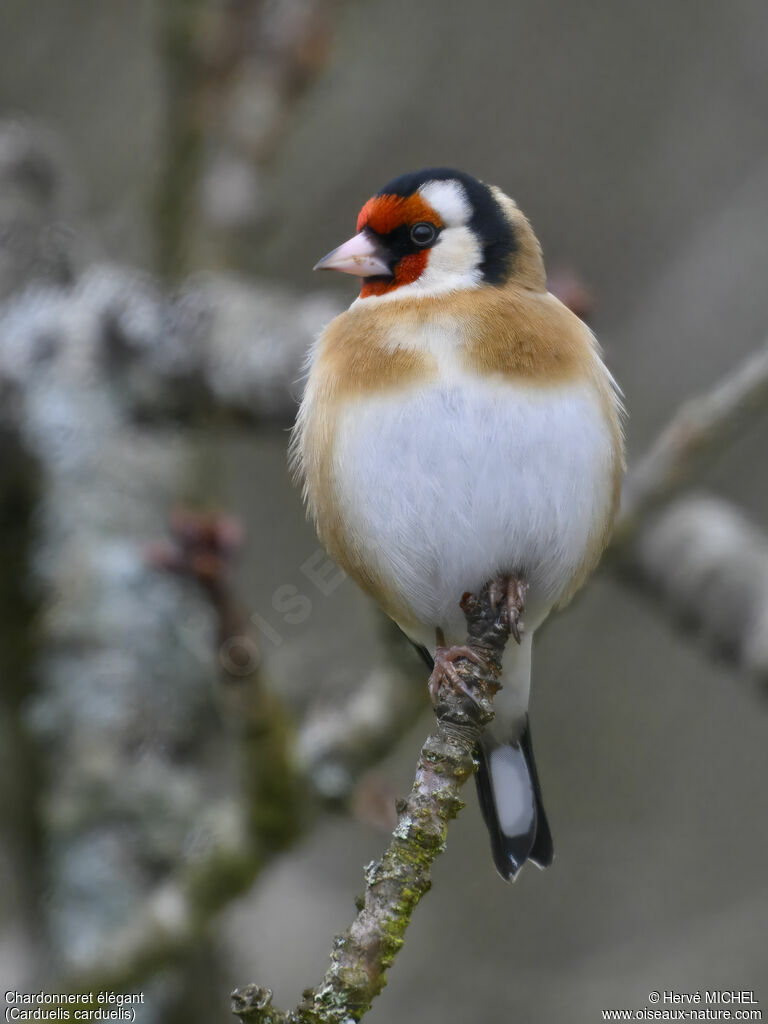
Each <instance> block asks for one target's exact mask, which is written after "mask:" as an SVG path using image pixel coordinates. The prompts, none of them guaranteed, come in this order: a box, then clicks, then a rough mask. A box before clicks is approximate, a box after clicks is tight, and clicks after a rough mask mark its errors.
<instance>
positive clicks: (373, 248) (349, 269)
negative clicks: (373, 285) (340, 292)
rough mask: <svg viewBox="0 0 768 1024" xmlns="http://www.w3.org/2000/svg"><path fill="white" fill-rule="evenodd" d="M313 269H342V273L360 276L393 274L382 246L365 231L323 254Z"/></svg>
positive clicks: (388, 275)
mask: <svg viewBox="0 0 768 1024" xmlns="http://www.w3.org/2000/svg"><path fill="white" fill-rule="evenodd" d="M312 269H313V270H340V271H341V273H342V274H357V276H358V277H378V276H380V275H386V276H387V277H390V276H391V274H392V271H391V270H390V269H389V264H388V263H387V262H386V260H385V259H384V254H383V252H382V249H381V246H380V245H379V244H378V243H377V242H376V241H375V240H374V239H373V238H371V236H370V234H369V233H368V232H365V231H361V232H360V233H359V234H357V235H355V237H354V238H350V239H349V241H347V242H344V244H343V245H340V246H339V247H338V249H334V250H333V252H329V253H328V255H327V256H323V258H322V259H321V260H320V262H319V263H316V264H315V265H314V267H313V268H312Z"/></svg>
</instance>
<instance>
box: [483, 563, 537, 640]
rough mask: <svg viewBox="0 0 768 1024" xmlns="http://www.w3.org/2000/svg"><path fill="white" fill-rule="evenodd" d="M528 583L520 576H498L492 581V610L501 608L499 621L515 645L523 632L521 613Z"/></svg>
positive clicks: (490, 593)
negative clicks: (512, 638)
mask: <svg viewBox="0 0 768 1024" xmlns="http://www.w3.org/2000/svg"><path fill="white" fill-rule="evenodd" d="M527 590H528V583H527V582H526V581H525V580H524V579H522V577H520V576H500V577H499V578H498V579H495V580H493V581H492V583H491V585H490V589H489V592H488V593H489V597H490V600H491V604H492V606H493V607H494V608H499V606H501V612H500V616H499V617H500V620H501V623H502V625H503V626H506V628H507V629H508V630H509V632H510V634H511V635H512V637H514V639H515V642H516V643H518V644H519V643H520V641H521V639H522V634H523V632H524V631H525V626H524V624H523V611H524V610H525V594H526V591H527Z"/></svg>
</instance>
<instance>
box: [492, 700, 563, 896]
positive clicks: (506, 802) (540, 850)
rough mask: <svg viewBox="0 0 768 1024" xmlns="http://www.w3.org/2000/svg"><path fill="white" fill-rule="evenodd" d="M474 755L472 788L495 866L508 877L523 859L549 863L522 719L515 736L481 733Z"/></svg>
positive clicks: (543, 817) (547, 840)
mask: <svg viewBox="0 0 768 1024" xmlns="http://www.w3.org/2000/svg"><path fill="white" fill-rule="evenodd" d="M478 754H479V760H480V767H479V769H478V772H477V775H476V779H477V793H478V797H479V800H480V809H481V811H482V814H483V819H484V821H485V824H486V827H487V829H488V833H489V835H490V837H491V850H492V853H493V860H494V863H495V865H496V869H497V871H498V872H499V874H500V875H501V877H502V878H504V879H505V880H509V879H510V878H512V879H514V878H515V877H516V876H517V874H518V872H519V871H520V869H521V868H522V866H523V864H525V862H526V861H527V860H530V861H532V862H533V863H534V864H536V865H538V867H540V868H545V867H549V865H550V864H551V863H552V859H553V857H554V849H553V846H552V834H551V832H550V829H549V822H548V821H547V816H546V813H545V811H544V805H543V803H542V799H541V789H540V786H539V777H538V773H537V771H536V762H535V761H534V758H533V748H532V746H531V734H530V729H529V727H528V722H527V719H526V723H525V728H524V730H523V732H522V734H521V736H520V738H519V739H518V740H517V741H515V742H514V743H506V744H504V743H500V742H499V741H498V740H497V739H495V738H493V737H487V736H485V737H483V738H482V739H481V741H480V743H479V745H478Z"/></svg>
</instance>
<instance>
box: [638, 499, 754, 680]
mask: <svg viewBox="0 0 768 1024" xmlns="http://www.w3.org/2000/svg"><path fill="white" fill-rule="evenodd" d="M619 568H620V570H621V572H622V574H623V575H624V578H625V579H626V580H627V581H628V582H630V583H636V584H639V585H640V586H642V587H643V588H644V589H647V590H649V591H650V593H651V594H653V595H654V596H655V597H658V598H660V599H661V602H662V604H663V605H665V606H666V607H668V608H669V609H670V610H671V611H672V612H673V614H674V615H675V617H676V618H677V619H678V620H679V621H680V622H681V623H682V624H683V625H684V626H685V627H686V628H688V629H690V630H692V631H693V632H695V634H696V635H697V636H700V637H701V638H702V639H704V640H705V641H706V642H707V643H708V644H710V645H713V646H714V648H715V650H716V651H717V653H719V654H721V655H724V656H725V657H727V658H728V659H729V660H730V661H732V662H734V663H735V664H736V665H737V666H738V667H739V668H740V669H742V670H744V671H747V672H749V673H750V674H752V675H755V676H757V677H758V678H762V679H768V537H766V535H765V533H763V531H762V530H760V529H759V528H758V527H757V526H755V525H754V524H753V523H751V522H749V520H748V519H747V518H746V517H745V516H744V515H743V514H742V513H741V512H740V511H739V510H738V509H736V508H734V507H733V506H732V505H730V504H729V503H727V502H725V501H721V500H720V499H718V498H712V497H706V496H698V497H691V498H685V499H682V500H680V501H678V502H676V503H675V504H674V505H672V506H671V507H670V508H669V509H667V510H665V511H664V512H663V513H662V514H661V516H660V517H659V518H658V520H657V521H656V522H654V523H652V524H651V525H650V526H647V527H646V528H645V529H643V530H642V531H641V533H640V535H639V536H638V537H637V539H636V541H635V542H634V543H633V544H632V545H630V546H629V548H628V550H627V552H626V554H625V557H624V558H622V560H621V562H620V563H619Z"/></svg>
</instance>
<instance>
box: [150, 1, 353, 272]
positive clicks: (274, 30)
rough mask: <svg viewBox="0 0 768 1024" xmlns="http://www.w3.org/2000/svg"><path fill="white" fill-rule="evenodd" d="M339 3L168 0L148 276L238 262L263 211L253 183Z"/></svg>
mask: <svg viewBox="0 0 768 1024" xmlns="http://www.w3.org/2000/svg"><path fill="white" fill-rule="evenodd" d="M336 8H337V0H293V2H292V3H290V4H286V3H267V2H265V0H224V2H212V0H166V3H164V4H162V5H160V10H159V12H158V19H159V48H160V52H161V54H162V56H163V57H164V62H163V66H164V70H165V76H166V117H165V122H166V132H165V159H164V164H163V166H162V168H161V171H160V175H159V178H158V182H157V189H156V196H155V222H156V231H157V247H156V248H157V268H158V270H159V271H160V273H161V274H163V275H166V276H171V277H174V276H178V275H179V274H180V273H182V272H183V271H185V270H186V269H188V268H189V267H191V266H194V265H195V264H197V265H205V266H209V267H210V266H229V267H232V266H239V265H241V264H242V263H243V262H245V259H244V258H245V257H247V255H248V254H249V252H250V250H251V249H252V248H253V247H254V243H255V242H257V241H258V239H257V238H255V237H254V229H255V228H257V227H258V228H260V229H261V230H262V231H263V228H264V224H265V222H266V219H267V217H268V214H269V210H268V207H267V204H266V202H265V189H264V185H263V181H262V178H263V176H264V173H265V171H266V169H267V167H268V165H269V163H270V161H271V160H272V158H273V156H274V154H275V152H276V149H277V147H278V145H279V143H280V140H281V139H282V138H283V135H284V133H285V130H286V127H287V125H288V123H289V121H290V115H291V112H292V110H293V108H294V106H295V104H296V103H297V101H298V100H299V99H300V98H301V96H302V95H303V94H304V92H305V91H306V89H307V87H308V86H309V85H310V84H311V82H313V81H314V79H315V77H316V76H317V74H318V73H319V72H320V70H321V69H322V68H323V66H324V65H325V61H326V58H327V54H328V51H329V40H330V34H331V30H332V27H333V25H334V14H335V11H336Z"/></svg>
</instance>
